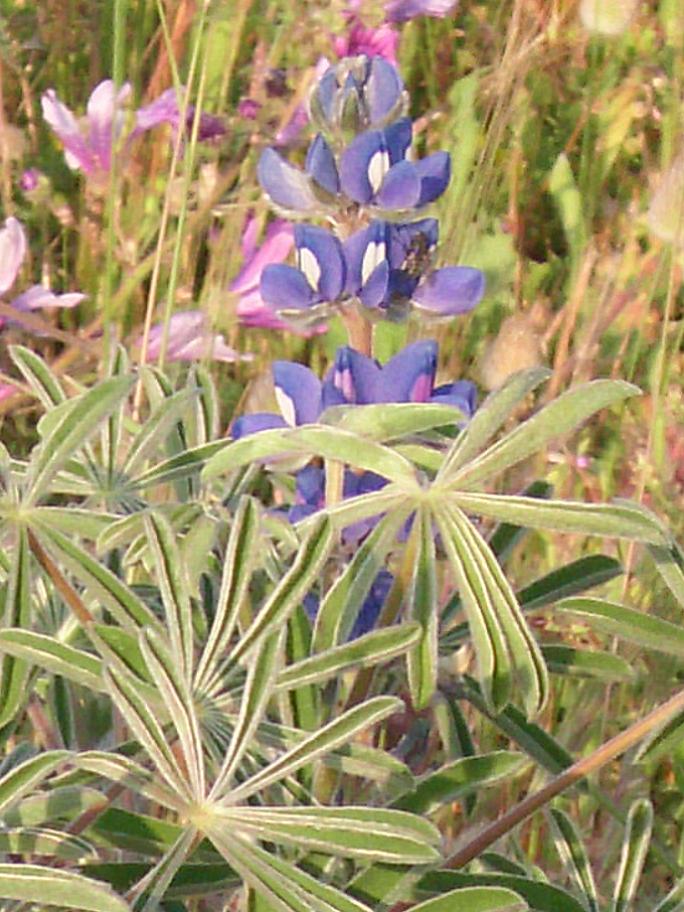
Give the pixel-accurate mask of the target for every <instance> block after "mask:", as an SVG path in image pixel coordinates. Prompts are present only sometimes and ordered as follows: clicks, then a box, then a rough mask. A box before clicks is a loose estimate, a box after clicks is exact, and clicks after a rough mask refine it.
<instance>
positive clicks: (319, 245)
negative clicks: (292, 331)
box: [261, 225, 347, 322]
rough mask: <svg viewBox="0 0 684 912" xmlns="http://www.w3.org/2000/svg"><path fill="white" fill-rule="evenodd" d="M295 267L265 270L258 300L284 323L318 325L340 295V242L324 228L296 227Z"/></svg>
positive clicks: (343, 272) (342, 273)
mask: <svg viewBox="0 0 684 912" xmlns="http://www.w3.org/2000/svg"><path fill="white" fill-rule="evenodd" d="M294 243H295V251H296V257H297V266H296V268H295V267H293V266H286V265H282V264H279V265H275V266H273V265H272V266H267V267H266V268H265V269H264V271H263V274H262V277H261V296H262V298H263V299H264V301H265V302H266V304H268V305H269V307H272V308H273V309H274V310H275V311H276V312H277V313H278V314H279V315H280V316H282V317H284V318H285V319H297V318H304V319H305V320H306V321H307V322H315V321H319V320H321V319H322V318H324V317H326V316H328V315H329V313H330V305H331V304H334V303H335V302H336V301H338V300H339V298H340V296H341V295H342V292H343V291H344V288H345V284H346V277H347V268H346V263H345V258H344V252H343V248H342V244H341V242H340V241H339V240H338V239H337V238H336V237H335V236H334V235H332V234H331V233H330V232H329V231H326V230H325V229H324V228H316V227H314V226H313V225H296V226H295V229H294Z"/></svg>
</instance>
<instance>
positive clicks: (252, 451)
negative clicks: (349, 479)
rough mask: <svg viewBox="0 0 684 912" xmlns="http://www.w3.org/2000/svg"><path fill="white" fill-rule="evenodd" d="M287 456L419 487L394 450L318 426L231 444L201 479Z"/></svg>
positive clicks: (278, 431)
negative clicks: (316, 458) (340, 465)
mask: <svg viewBox="0 0 684 912" xmlns="http://www.w3.org/2000/svg"><path fill="white" fill-rule="evenodd" d="M286 453H307V454H310V455H311V456H321V457H323V458H327V459H334V460H336V461H338V462H344V463H348V464H349V465H351V466H354V467H355V468H358V469H364V470H366V471H369V472H376V473H377V474H379V475H383V476H384V477H385V478H389V479H390V480H392V481H395V482H399V483H401V484H403V485H408V486H409V488H410V490H413V489H414V488H415V487H416V473H415V470H414V468H413V466H412V465H411V463H410V462H409V461H408V460H406V459H404V458H403V457H402V456H399V455H398V454H397V453H395V452H394V451H393V450H391V449H389V448H388V447H384V446H382V445H381V444H379V443H373V442H372V441H370V440H364V439H363V438H362V437H359V436H358V435H357V434H352V433H349V432H347V431H342V430H337V429H335V428H330V427H323V426H316V425H305V426H303V427H298V428H284V429H280V428H278V429H275V430H268V431H261V432H260V433H258V434H252V435H250V436H248V437H242V438H241V439H240V440H235V441H233V442H232V443H228V444H226V446H225V448H224V449H223V450H221V452H219V453H217V454H216V455H215V456H213V457H212V458H211V459H210V460H209V461H208V463H207V464H206V466H205V467H204V470H203V472H202V477H203V479H204V480H205V481H208V480H210V479H212V478H216V477H217V476H218V475H221V474H223V473H224V472H227V471H232V470H234V469H237V468H239V467H240V466H243V465H247V464H248V463H252V462H254V461H256V460H267V459H274V458H275V457H277V456H282V455H284V454H286Z"/></svg>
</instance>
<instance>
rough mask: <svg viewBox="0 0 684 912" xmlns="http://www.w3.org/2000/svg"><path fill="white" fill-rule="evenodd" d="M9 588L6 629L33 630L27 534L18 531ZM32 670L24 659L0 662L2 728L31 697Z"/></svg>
mask: <svg viewBox="0 0 684 912" xmlns="http://www.w3.org/2000/svg"><path fill="white" fill-rule="evenodd" d="M17 539H18V540H17V544H16V547H15V549H14V554H13V556H12V566H11V569H10V577H9V584H8V587H7V595H6V599H5V611H4V624H5V626H6V627H7V628H16V629H21V628H25V627H30V626H31V588H30V587H31V568H30V550H29V543H28V532H27V530H26V529H25V528H20V529H19V530H18V531H17ZM28 674H29V666H28V664H27V663H26V662H25V661H24V660H23V659H17V658H14V657H13V656H11V655H9V654H7V653H5V654H4V655H3V656H2V658H1V659H0V728H2V726H4V725H7V724H8V723H9V722H11V721H12V719H14V717H15V715H16V714H17V713H18V712H19V711H20V709H21V707H22V706H23V705H24V703H25V701H26V699H27V697H28V694H27V692H26V681H27V679H28Z"/></svg>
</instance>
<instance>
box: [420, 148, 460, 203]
mask: <svg viewBox="0 0 684 912" xmlns="http://www.w3.org/2000/svg"><path fill="white" fill-rule="evenodd" d="M415 167H416V172H417V174H418V176H419V178H420V199H419V200H418V205H419V206H426V205H427V204H428V203H431V202H432V201H433V200H436V199H437V198H438V197H440V196H441V195H442V194H443V193H444V191H445V190H446V188H447V185H448V184H449V180H450V178H451V156H450V155H449V153H448V152H435V154H434V155H428V157H427V158H423V159H421V160H420V161H417V162H416V165H415Z"/></svg>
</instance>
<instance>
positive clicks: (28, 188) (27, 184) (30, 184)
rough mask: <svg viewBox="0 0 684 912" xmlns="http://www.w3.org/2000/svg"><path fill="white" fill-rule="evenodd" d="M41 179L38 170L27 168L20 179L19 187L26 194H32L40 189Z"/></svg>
mask: <svg viewBox="0 0 684 912" xmlns="http://www.w3.org/2000/svg"><path fill="white" fill-rule="evenodd" d="M41 177H42V174H41V172H40V171H39V170H38V168H27V169H26V170H25V171H24V172H23V174H22V175H21V177H20V178H19V186H20V187H21V189H22V190H23V191H24V193H32V192H33V191H34V190H35V189H36V188H37V187H38V184H39V182H40V178H41Z"/></svg>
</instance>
